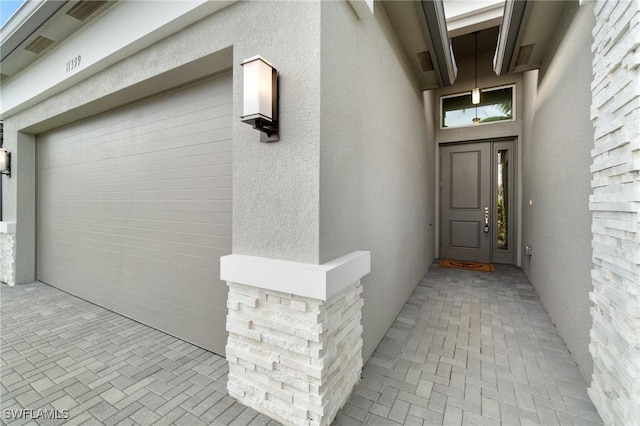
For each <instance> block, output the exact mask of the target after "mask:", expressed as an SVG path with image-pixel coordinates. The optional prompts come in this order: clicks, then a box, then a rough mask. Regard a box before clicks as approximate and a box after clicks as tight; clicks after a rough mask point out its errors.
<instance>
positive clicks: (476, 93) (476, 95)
mask: <svg viewBox="0 0 640 426" xmlns="http://www.w3.org/2000/svg"><path fill="white" fill-rule="evenodd" d="M473 34H474V36H475V42H476V46H475V50H474V51H473V53H474V54H473V56H474V59H475V85H474V89H473V90H472V91H471V103H472V104H473V105H478V104H479V103H480V89H479V88H478V31H476V32H474V33H473Z"/></svg>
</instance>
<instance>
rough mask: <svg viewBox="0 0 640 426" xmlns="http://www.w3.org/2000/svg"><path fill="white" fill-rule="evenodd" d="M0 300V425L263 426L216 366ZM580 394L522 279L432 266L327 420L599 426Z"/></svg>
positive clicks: (121, 331) (8, 296)
mask: <svg viewBox="0 0 640 426" xmlns="http://www.w3.org/2000/svg"><path fill="white" fill-rule="evenodd" d="M1 290H2V292H1V297H2V300H1V307H2V317H1V321H2V329H1V334H0V337H1V343H2V348H1V352H0V362H1V364H0V374H1V380H0V382H1V384H2V385H1V388H0V397H1V401H2V403H1V406H2V422H3V423H11V424H27V423H29V422H31V423H30V424H62V423H65V422H67V423H66V424H84V425H90V424H106V425H115V424H122V425H134V424H142V425H149V424H157V425H163V424H177V425H201V424H216V425H234V426H235V425H265V424H271V425H275V424H277V423H276V422H274V421H272V420H270V419H269V418H268V417H266V416H264V415H262V414H259V413H257V412H256V411H254V410H252V409H250V408H247V407H245V406H243V405H241V404H238V403H237V402H235V401H234V400H233V399H232V398H230V397H229V396H227V395H226V390H225V389H226V378H227V363H226V361H225V359H224V358H222V357H220V356H218V355H215V354H213V353H211V352H207V351H205V350H204V349H201V348H199V347H197V346H194V345H191V344H189V343H186V342H183V341H181V340H179V339H177V338H175V337H172V336H169V335H167V334H164V333H162V332H160V331H157V330H154V329H152V328H149V327H147V326H144V325H142V324H140V323H138V322H135V321H133V320H130V319H128V318H125V317H122V316H120V315H118V314H115V313H113V312H110V311H108V310H106V309H103V308H101V307H98V306H96V305H93V304H91V303H89V302H86V301H84V300H81V299H78V298H76V297H73V296H71V295H69V294H67V293H64V292H62V291H60V290H57V289H55V288H53V287H50V286H48V285H45V284H42V283H33V284H27V285H22V286H17V287H13V288H11V287H7V286H5V285H3V286H2V289H1ZM586 387H587V385H586V383H585V381H584V379H583V378H582V376H581V375H580V373H579V372H578V369H577V367H576V365H575V364H574V363H573V361H572V360H571V357H570V355H569V352H568V351H567V348H566V347H565V345H564V343H563V342H562V339H560V337H559V336H558V334H557V332H556V330H555V328H554V326H553V324H552V323H551V321H550V320H549V317H548V316H547V314H546V312H545V311H544V308H543V307H542V305H541V304H540V301H539V300H538V297H537V295H536V293H535V291H534V290H533V288H532V287H531V284H529V282H528V281H527V280H526V278H525V276H524V275H523V273H522V271H520V270H519V269H517V268H512V267H498V268H497V271H496V272H495V273H486V272H467V271H460V270H454V269H445V268H439V267H437V266H435V265H434V266H432V267H431V269H430V271H429V273H428V274H427V276H426V277H425V278H424V279H423V280H422V282H421V283H420V285H419V286H418V287H417V289H416V291H415V292H414V294H413V295H412V296H411V298H410V299H409V300H408V301H407V304H406V305H405V307H404V309H403V310H402V312H401V313H400V315H399V316H398V318H397V319H396V321H395V322H394V323H393V325H392V327H391V328H390V329H389V331H388V332H387V334H386V336H385V338H384V339H383V341H382V342H381V344H380V345H379V346H378V348H377V349H376V351H375V353H374V354H373V356H372V357H371V358H370V359H369V361H368V363H367V364H366V366H365V369H364V372H363V379H362V381H361V383H360V384H359V385H358V386H357V387H356V389H355V391H354V393H353V394H352V396H351V398H350V399H349V401H348V403H347V404H346V405H345V407H344V408H343V409H342V411H341V412H340V413H339V415H338V418H337V419H336V422H335V423H336V424H337V425H356V424H358V425H360V424H369V425H398V424H410V425H431V424H437V425H442V424H445V425H500V424H502V425H506V426H510V425H530V424H542V425H565V424H566V425H571V424H574V425H599V424H601V420H600V418H599V417H598V414H597V413H596V411H595V409H594V407H593V405H592V404H591V402H590V401H589V398H588V396H587V393H586ZM25 409H28V410H31V411H24V410H25ZM17 415H22V416H23V417H24V416H25V415H26V416H27V417H36V416H40V418H39V419H38V420H37V421H35V422H34V421H31V420H30V419H28V418H23V419H20V420H16V419H15V417H16V416H17ZM47 415H58V417H67V416H68V419H58V420H47V419H44V418H43V417H44V416H47Z"/></svg>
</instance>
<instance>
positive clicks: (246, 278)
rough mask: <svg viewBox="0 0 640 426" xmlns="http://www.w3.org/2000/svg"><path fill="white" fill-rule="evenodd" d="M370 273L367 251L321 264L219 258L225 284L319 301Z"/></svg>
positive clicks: (232, 257) (238, 257) (258, 258)
mask: <svg viewBox="0 0 640 426" xmlns="http://www.w3.org/2000/svg"><path fill="white" fill-rule="evenodd" d="M370 271H371V253H369V252H368V251H355V252H353V253H350V254H347V255H345V256H342V257H339V258H337V259H334V260H332V261H330V262H327V263H324V264H322V265H313V264H309V263H300V262H291V261H287V260H279V259H269V258H265V257H256V256H245V255H240V254H231V255H228V256H223V257H221V258H220V279H221V280H223V281H228V282H233V283H238V284H245V285H250V286H252V287H257V288H264V289H266V290H273V291H280V292H283V293H289V294H293V295H296V296H303V297H309V298H312V299H318V300H329V299H330V298H331V297H332V296H335V295H336V294H338V293H340V291H342V290H343V289H345V288H346V287H348V286H349V285H351V284H353V283H354V282H356V281H358V280H360V279H361V278H362V277H364V276H365V275H367V274H368V273H369V272H370Z"/></svg>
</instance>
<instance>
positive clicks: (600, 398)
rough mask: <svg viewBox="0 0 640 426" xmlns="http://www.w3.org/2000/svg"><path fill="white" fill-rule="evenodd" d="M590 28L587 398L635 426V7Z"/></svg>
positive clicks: (638, 319)
mask: <svg viewBox="0 0 640 426" xmlns="http://www.w3.org/2000/svg"><path fill="white" fill-rule="evenodd" d="M595 14H596V25H595V27H594V30H593V36H594V41H593V48H592V50H593V53H594V60H593V73H594V79H593V83H592V93H593V102H592V106H591V116H592V117H591V118H592V120H593V123H594V130H595V145H594V148H593V150H592V153H591V154H592V159H593V162H592V166H591V171H592V173H593V179H592V181H591V186H592V189H593V192H592V196H591V199H590V209H591V211H592V215H593V223H592V231H593V263H594V268H593V271H592V280H593V291H592V293H591V295H590V298H591V301H592V302H593V307H592V308H591V314H592V318H593V328H592V330H591V344H590V347H589V349H590V351H591V354H592V356H593V361H594V371H593V378H592V383H591V386H590V388H589V395H590V397H591V399H592V400H593V403H594V404H595V406H596V407H597V409H598V412H599V413H600V416H601V417H602V419H603V420H604V422H605V424H611V425H613V424H616V425H618V424H619V425H622V424H625V425H627V424H628V425H631V424H640V2H638V1H626V0H624V1H604V0H600V1H598V2H597V4H596V7H595Z"/></svg>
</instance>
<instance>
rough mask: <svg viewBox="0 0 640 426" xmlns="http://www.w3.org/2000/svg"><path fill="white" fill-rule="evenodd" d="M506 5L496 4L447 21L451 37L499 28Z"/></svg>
mask: <svg viewBox="0 0 640 426" xmlns="http://www.w3.org/2000/svg"><path fill="white" fill-rule="evenodd" d="M503 12H504V3H502V2H501V3H496V4H492V5H489V6H486V7H483V8H481V9H477V10H474V11H473V12H469V13H465V14H461V15H458V16H454V17H452V18H448V19H447V30H448V31H449V37H450V38H453V37H457V36H459V35H463V34H468V33H471V32H474V31H480V30H483V29H486V28H490V27H494V26H498V25H500V24H501V23H502V14H503Z"/></svg>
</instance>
